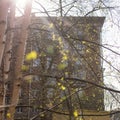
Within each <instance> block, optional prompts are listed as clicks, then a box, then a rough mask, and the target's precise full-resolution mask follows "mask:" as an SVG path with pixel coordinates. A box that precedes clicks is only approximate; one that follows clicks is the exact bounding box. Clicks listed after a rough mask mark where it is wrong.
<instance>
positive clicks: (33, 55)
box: [26, 51, 37, 61]
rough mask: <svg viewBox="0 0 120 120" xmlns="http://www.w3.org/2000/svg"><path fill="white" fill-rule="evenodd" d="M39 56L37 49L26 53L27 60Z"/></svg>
mask: <svg viewBox="0 0 120 120" xmlns="http://www.w3.org/2000/svg"><path fill="white" fill-rule="evenodd" d="M36 58H37V52H36V51H31V52H30V53H28V54H27V55H26V60H28V61H29V60H34V59H36Z"/></svg>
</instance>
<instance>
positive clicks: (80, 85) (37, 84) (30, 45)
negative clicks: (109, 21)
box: [15, 16, 104, 120]
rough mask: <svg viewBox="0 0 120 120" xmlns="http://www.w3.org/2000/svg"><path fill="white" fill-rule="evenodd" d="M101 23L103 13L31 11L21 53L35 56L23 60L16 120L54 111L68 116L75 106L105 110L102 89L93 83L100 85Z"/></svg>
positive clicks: (47, 115) (49, 115)
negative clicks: (56, 14)
mask: <svg viewBox="0 0 120 120" xmlns="http://www.w3.org/2000/svg"><path fill="white" fill-rule="evenodd" d="M20 21H21V18H18V19H16V26H17V27H18V28H19V29H18V30H16V33H17V32H18V33H17V34H18V35H17V37H19V31H20V23H21V22H20ZM103 23H104V17H65V18H57V17H52V18H49V17H35V16H34V17H32V20H31V25H30V26H29V37H28V40H27V48H26V54H28V53H30V52H31V51H36V52H37V59H35V60H31V61H27V60H25V62H24V66H25V69H24V70H23V75H24V80H23V84H22V86H21V91H20V98H19V104H18V106H17V107H16V114H15V120H18V119H21V120H29V119H30V118H34V117H35V119H36V120H37V119H38V120H43V119H45V120H46V119H49V120H50V119H52V118H54V117H53V116H52V115H53V114H52V113H54V112H55V111H57V112H59V113H61V112H66V111H67V112H69V114H71V116H73V112H74V110H75V109H77V110H80V111H81V110H83V109H86V110H96V111H104V90H103V89H100V88H98V87H96V84H98V85H103V75H102V74H103V73H102V49H101V29H102V25H103ZM57 104H58V105H57ZM54 106H56V107H54ZM52 107H53V108H54V109H50V108H52ZM52 110H53V111H52ZM71 116H69V117H71Z"/></svg>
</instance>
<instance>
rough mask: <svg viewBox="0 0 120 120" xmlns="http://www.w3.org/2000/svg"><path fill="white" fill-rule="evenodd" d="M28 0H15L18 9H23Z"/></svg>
mask: <svg viewBox="0 0 120 120" xmlns="http://www.w3.org/2000/svg"><path fill="white" fill-rule="evenodd" d="M29 1H30V0H15V2H16V5H17V6H18V7H20V8H24V7H25V4H26V3H27V2H29Z"/></svg>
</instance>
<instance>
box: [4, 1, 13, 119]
mask: <svg viewBox="0 0 120 120" xmlns="http://www.w3.org/2000/svg"><path fill="white" fill-rule="evenodd" d="M14 20H15V3H14V2H13V3H12V4H11V6H10V13H9V15H8V24H7V26H8V27H7V29H8V30H7V33H6V44H5V50H4V56H3V63H4V96H3V106H6V102H5V101H6V94H7V84H8V83H7V82H8V75H9V72H10V61H11V49H12V42H13V35H14V30H13V28H14ZM7 101H8V100H7ZM5 111H6V108H4V111H3V120H4V119H5Z"/></svg>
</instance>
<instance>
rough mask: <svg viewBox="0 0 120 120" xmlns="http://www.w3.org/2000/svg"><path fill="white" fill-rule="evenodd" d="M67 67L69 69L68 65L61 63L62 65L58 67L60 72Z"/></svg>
mask: <svg viewBox="0 0 120 120" xmlns="http://www.w3.org/2000/svg"><path fill="white" fill-rule="evenodd" d="M66 67H67V64H65V63H60V64H59V65H58V70H64V69H65V68H66Z"/></svg>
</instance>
